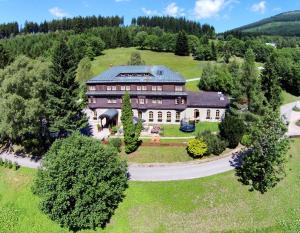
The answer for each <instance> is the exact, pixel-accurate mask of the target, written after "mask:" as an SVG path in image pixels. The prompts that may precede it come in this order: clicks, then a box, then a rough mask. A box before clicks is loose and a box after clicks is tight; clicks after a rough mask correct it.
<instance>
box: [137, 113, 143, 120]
mask: <svg viewBox="0 0 300 233" xmlns="http://www.w3.org/2000/svg"><path fill="white" fill-rule="evenodd" d="M138 118H139V119H143V112H142V111H139V112H138Z"/></svg>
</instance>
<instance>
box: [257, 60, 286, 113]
mask: <svg viewBox="0 0 300 233" xmlns="http://www.w3.org/2000/svg"><path fill="white" fill-rule="evenodd" d="M275 64H276V63H275V59H274V57H273V56H272V57H271V58H270V59H267V62H266V64H265V69H264V70H263V72H262V75H261V82H262V90H263V92H264V95H265V97H266V99H267V100H268V102H269V104H270V106H271V107H272V108H273V110H276V109H278V108H279V107H280V105H281V103H282V99H281V87H280V82H279V76H278V74H277V72H276V67H275Z"/></svg>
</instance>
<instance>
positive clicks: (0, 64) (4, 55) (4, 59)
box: [0, 44, 11, 69]
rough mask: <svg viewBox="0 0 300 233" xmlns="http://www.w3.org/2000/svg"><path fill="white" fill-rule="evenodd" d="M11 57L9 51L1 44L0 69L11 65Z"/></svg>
mask: <svg viewBox="0 0 300 233" xmlns="http://www.w3.org/2000/svg"><path fill="white" fill-rule="evenodd" d="M10 60H11V59H10V55H9V53H8V51H7V50H6V49H5V48H4V47H3V45H2V44H0V69H3V68H4V67H5V66H7V65H8V64H9V63H10Z"/></svg>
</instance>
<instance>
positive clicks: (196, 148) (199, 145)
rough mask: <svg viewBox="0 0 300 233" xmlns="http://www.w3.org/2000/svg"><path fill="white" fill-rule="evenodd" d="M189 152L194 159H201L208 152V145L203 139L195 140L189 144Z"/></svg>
mask: <svg viewBox="0 0 300 233" xmlns="http://www.w3.org/2000/svg"><path fill="white" fill-rule="evenodd" d="M187 152H188V153H189V155H190V156H192V157H193V158H201V157H203V155H205V153H206V152H207V144H206V143H205V142H204V141H203V140H202V139H201V138H194V139H192V140H190V141H189V142H188V144H187Z"/></svg>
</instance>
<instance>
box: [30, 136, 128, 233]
mask: <svg viewBox="0 0 300 233" xmlns="http://www.w3.org/2000/svg"><path fill="white" fill-rule="evenodd" d="M126 188H127V165H126V164H125V162H124V161H121V160H120V159H119V157H118V155H117V151H116V150H115V149H114V148H112V147H106V146H103V145H101V144H100V143H99V142H98V141H97V140H95V139H92V138H88V137H85V136H81V135H79V134H78V133H75V134H73V135H72V136H70V137H69V138H67V139H64V140H56V141H55V142H54V144H53V145H52V147H51V148H50V150H49V151H48V152H47V154H46V156H45V157H44V159H43V166H42V168H41V169H40V170H39V171H38V174H37V177H36V180H35V183H34V186H33V192H34V193H35V194H37V195H38V196H39V197H40V199H41V203H40V208H41V210H42V211H43V212H44V213H45V214H47V215H48V216H49V217H50V219H52V220H53V221H56V222H58V223H59V224H60V225H61V226H63V227H67V228H69V229H71V230H73V231H79V230H83V229H93V230H94V229H96V228H97V227H102V228H104V227H105V226H106V224H107V223H108V222H109V220H110V218H111V216H112V215H113V213H114V211H115V209H116V208H117V207H118V205H119V203H120V202H121V201H122V200H123V198H124V191H125V190H126Z"/></svg>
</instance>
